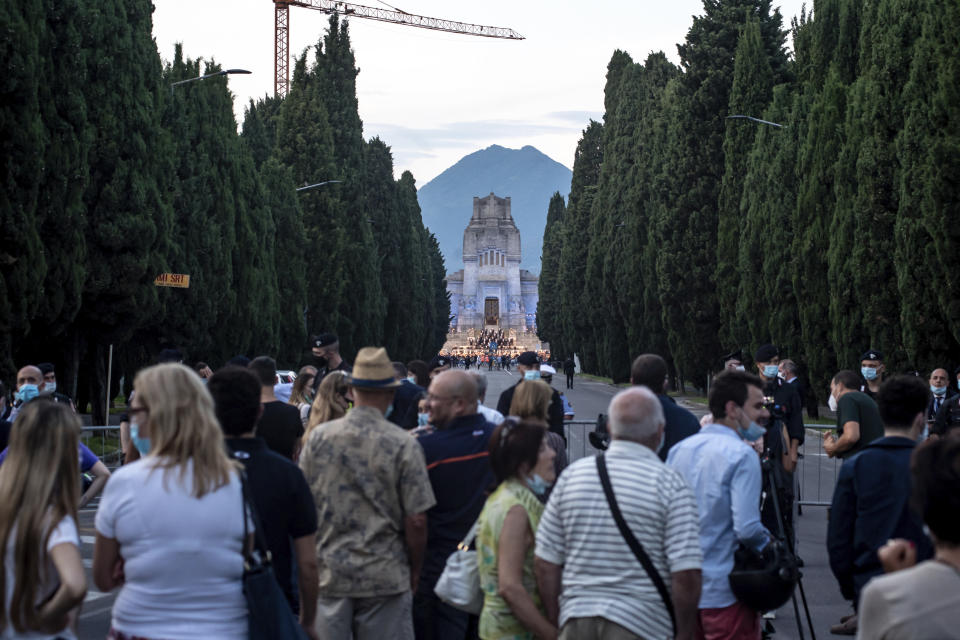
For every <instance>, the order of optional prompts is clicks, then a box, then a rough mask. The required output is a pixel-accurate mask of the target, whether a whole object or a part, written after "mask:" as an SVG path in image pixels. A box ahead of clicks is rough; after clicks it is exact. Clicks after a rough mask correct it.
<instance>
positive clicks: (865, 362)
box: [860, 349, 886, 400]
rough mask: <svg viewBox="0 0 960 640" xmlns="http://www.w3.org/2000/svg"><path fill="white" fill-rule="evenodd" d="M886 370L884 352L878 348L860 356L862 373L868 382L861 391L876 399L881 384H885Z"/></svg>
mask: <svg viewBox="0 0 960 640" xmlns="http://www.w3.org/2000/svg"><path fill="white" fill-rule="evenodd" d="M885 372H886V367H885V366H884V364H883V354H882V353H880V352H879V351H877V350H876V349H869V350H867V351H864V352H863V355H861V356H860V375H862V376H863V379H864V380H865V381H866V382H865V384H864V385H863V386H862V387H860V391H863V392H864V393H865V394H867V395H868V396H870V397H871V398H873V399H874V400H876V399H877V392H878V391H880V385H881V384H883V374H884V373H885Z"/></svg>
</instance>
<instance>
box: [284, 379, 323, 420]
mask: <svg viewBox="0 0 960 640" xmlns="http://www.w3.org/2000/svg"><path fill="white" fill-rule="evenodd" d="M316 377H317V368H316V367H314V366H311V365H309V364H308V365H306V366H305V367H300V371H298V372H297V379H296V380H294V381H293V388H291V389H290V400H289V403H290V404H292V405H293V406H295V407H296V408H297V409H299V410H300V421H301V422H302V423H303V426H304V427H306V426H307V420H308V418H309V417H310V405H311V404H312V403H313V380H314V378H316Z"/></svg>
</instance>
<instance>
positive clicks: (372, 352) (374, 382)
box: [344, 347, 400, 389]
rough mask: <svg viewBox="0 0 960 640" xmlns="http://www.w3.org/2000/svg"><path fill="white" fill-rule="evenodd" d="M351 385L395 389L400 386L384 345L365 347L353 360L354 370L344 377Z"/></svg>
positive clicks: (361, 387)
mask: <svg viewBox="0 0 960 640" xmlns="http://www.w3.org/2000/svg"><path fill="white" fill-rule="evenodd" d="M344 382H346V383H347V384H348V385H350V386H351V387H358V388H360V389H395V388H397V387H399V386H400V381H399V380H397V378H396V372H395V371H394V370H393V363H392V362H391V361H390V358H389V357H387V350H386V349H384V348H383V347H364V348H363V349H360V352H359V353H358V354H357V359H356V360H354V362H353V371H352V372H351V373H350V375H348V376H346V377H345V378H344Z"/></svg>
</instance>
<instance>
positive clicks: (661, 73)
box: [618, 52, 680, 373]
mask: <svg viewBox="0 0 960 640" xmlns="http://www.w3.org/2000/svg"><path fill="white" fill-rule="evenodd" d="M679 73H680V70H679V69H678V68H677V67H676V66H675V65H673V64H672V63H670V62H669V61H668V60H667V58H666V56H665V55H664V54H663V53H661V52H658V53H652V54H650V55H649V56H648V57H647V59H646V61H645V62H644V72H643V73H642V74H640V78H639V81H640V91H639V100H640V104H639V110H640V115H639V118H640V122H639V123H638V124H637V127H636V129H635V131H634V140H633V144H632V147H633V160H632V163H631V166H630V172H631V178H630V180H629V187H628V193H627V201H628V202H630V203H632V205H633V206H634V207H635V209H634V210H633V215H631V216H629V217H628V218H627V220H626V227H625V232H626V234H627V239H628V241H627V245H626V247H627V252H626V256H627V257H626V259H624V260H623V261H621V263H620V265H619V275H618V289H619V290H620V291H621V292H622V296H621V297H622V298H623V300H622V302H621V304H622V311H621V313H622V314H623V316H624V322H625V324H626V329H627V344H628V353H629V354H630V355H631V356H636V355H637V354H639V353H645V352H652V353H656V354H659V355H661V356H663V357H664V358H665V359H666V360H667V363H668V365H669V366H670V368H671V373H672V372H673V359H672V356H671V355H670V348H669V345H668V342H667V333H666V328H665V327H664V325H663V320H662V314H661V307H660V296H659V286H658V283H657V255H658V253H659V242H658V240H657V236H656V232H655V229H656V211H657V208H656V207H657V205H656V194H657V192H658V191H659V190H660V189H661V188H662V186H663V183H662V180H663V178H664V177H665V176H666V175H667V172H666V170H665V166H666V164H667V163H668V162H669V160H668V159H667V156H666V152H665V146H666V142H667V138H666V127H665V120H664V117H665V116H664V105H663V99H664V92H665V91H666V88H667V85H668V83H669V82H670V81H671V80H673V79H674V78H676V77H677V76H678V75H679Z"/></svg>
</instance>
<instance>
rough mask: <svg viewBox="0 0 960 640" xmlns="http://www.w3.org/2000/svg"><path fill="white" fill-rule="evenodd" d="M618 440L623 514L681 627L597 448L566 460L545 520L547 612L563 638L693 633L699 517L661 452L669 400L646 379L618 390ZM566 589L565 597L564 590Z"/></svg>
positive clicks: (540, 553) (542, 550)
mask: <svg viewBox="0 0 960 640" xmlns="http://www.w3.org/2000/svg"><path fill="white" fill-rule="evenodd" d="M607 412H608V419H607V428H608V429H609V431H610V437H611V440H612V442H611V443H610V447H609V448H608V449H607V451H606V452H605V453H603V454H601V455H603V457H604V461H605V462H606V467H607V472H608V474H609V476H610V484H611V487H612V490H613V495H614V498H615V500H616V502H617V505H618V506H619V508H620V512H621V514H622V515H623V520H624V521H625V523H626V526H627V528H628V529H629V530H630V531H631V532H632V533H633V536H634V537H635V538H636V539H637V540H638V541H639V542H640V545H641V546H642V547H643V549H644V551H646V553H647V555H648V556H649V558H650V560H651V562H652V563H653V566H654V567H655V568H656V570H657V573H658V574H659V575H660V578H661V579H662V580H663V582H664V583H666V584H669V585H670V589H669V591H670V593H671V594H672V595H671V596H670V599H671V603H672V605H673V608H674V610H675V611H676V623H677V628H676V633H674V631H673V629H672V625H671V621H670V615H669V613H668V611H667V608H666V605H665V604H664V601H663V599H662V597H661V595H660V592H659V590H658V588H657V587H656V584H655V582H654V580H653V579H652V578H651V577H650V575H649V574H648V573H647V572H646V570H645V569H644V567H643V565H642V564H641V563H640V561H639V560H638V559H637V558H636V556H634V554H633V552H632V551H631V549H630V546H629V545H628V543H627V541H626V540H625V539H624V537H623V535H622V534H621V533H620V529H619V528H618V526H617V524H616V521H615V520H614V518H613V513H612V511H611V508H610V504H609V502H608V501H607V499H606V498H605V497H604V496H603V494H601V495H600V496H599V497H598V496H597V492H598V486H599V485H600V484H601V483H600V480H599V475H598V473H599V472H598V464H597V459H596V458H592V457H591V458H581V459H580V460H577V461H576V462H574V463H573V464H572V465H570V466H569V467H567V468H566V470H564V472H563V475H561V476H560V478H559V480H558V481H557V484H556V486H555V487H554V489H553V493H551V494H550V500H549V501H548V502H547V507H546V509H545V510H544V513H543V517H542V518H541V520H540V526H539V527H538V528H537V533H536V536H537V544H536V551H535V553H536V559H535V560H534V571H535V573H536V575H537V586H538V587H539V590H540V596H541V598H542V600H543V605H544V608H545V610H546V613H547V617H548V619H550V620H551V621H552V622H554V623H556V624H557V625H558V626H559V627H560V629H561V631H560V638H561V640H563V639H564V638H568V639H573V638H577V639H588V640H592V639H599V638H663V637H671V638H674V637H676V638H693V637H694V636H693V634H694V632H695V621H696V613H697V603H698V602H699V599H700V564H701V556H702V554H701V551H700V527H699V522H698V519H697V506H696V502H695V499H694V495H693V492H692V491H691V490H690V488H689V487H688V486H687V484H686V483H685V482H684V480H683V478H682V477H681V475H680V474H679V473H678V472H677V471H675V470H673V469H671V468H669V467H667V466H666V465H665V464H664V463H663V462H662V461H661V460H660V459H659V458H658V457H657V454H656V452H657V450H658V449H659V448H660V447H661V446H662V444H663V436H664V424H665V420H664V417H663V407H662V405H661V404H660V400H659V399H658V398H657V396H656V395H655V394H654V393H653V392H652V391H651V390H650V389H649V388H647V387H641V386H637V387H631V388H629V389H626V390H624V391H621V392H620V393H618V394H617V395H615V396H614V397H613V400H611V402H610V407H609V409H608V410H607ZM561 593H562V594H563V599H562V602H561V599H560V594H561Z"/></svg>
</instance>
